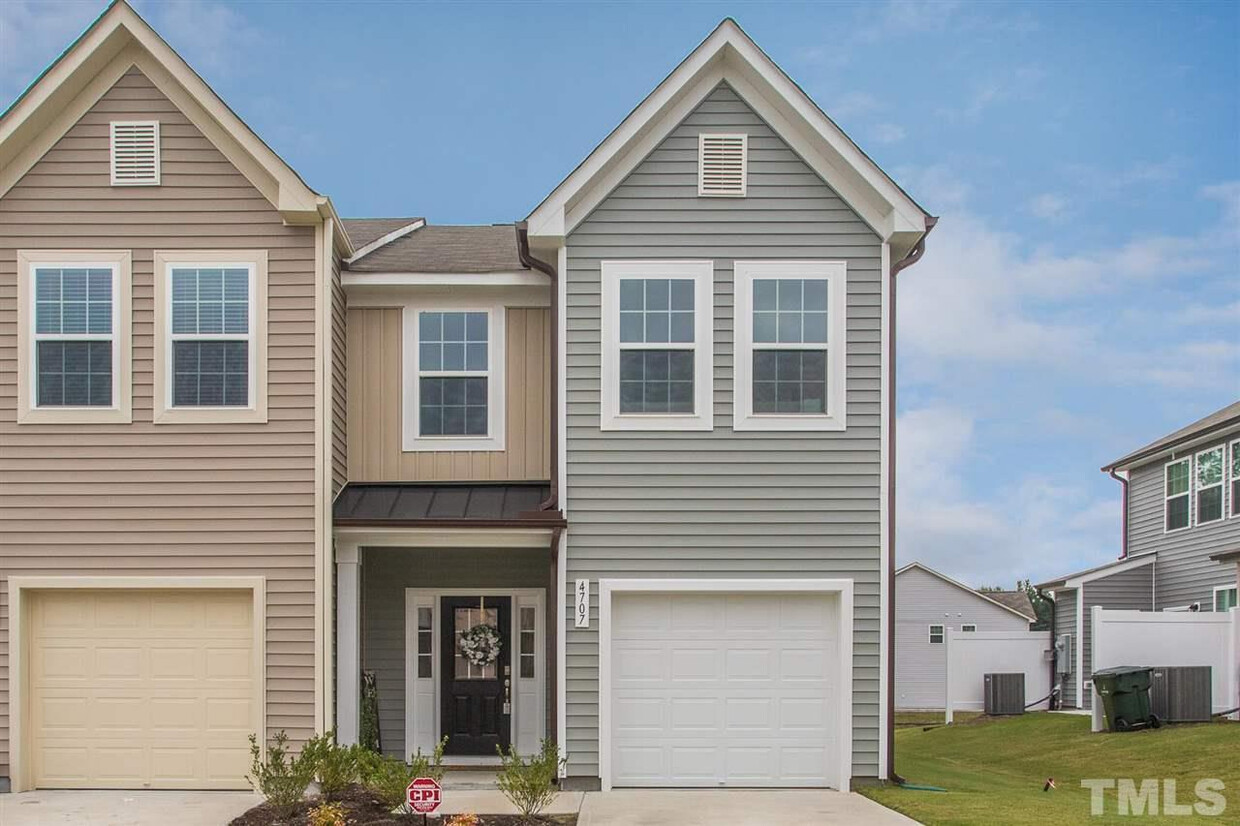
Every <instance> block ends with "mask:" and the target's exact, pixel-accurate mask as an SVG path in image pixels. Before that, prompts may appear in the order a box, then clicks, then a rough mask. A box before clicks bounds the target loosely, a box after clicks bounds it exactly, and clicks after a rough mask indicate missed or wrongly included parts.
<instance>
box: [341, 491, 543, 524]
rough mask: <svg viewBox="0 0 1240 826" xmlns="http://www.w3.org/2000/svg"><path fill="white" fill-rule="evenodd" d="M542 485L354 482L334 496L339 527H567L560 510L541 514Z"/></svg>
mask: <svg viewBox="0 0 1240 826" xmlns="http://www.w3.org/2000/svg"><path fill="white" fill-rule="evenodd" d="M550 491H551V488H550V486H549V485H547V484H545V483H542V482H535V483H526V484H440V485H418V484H405V485H383V484H373V485H372V484H355V483H353V482H350V483H349V484H348V485H346V486H345V488H344V490H342V491H341V492H340V495H339V496H337V497H336V503H335V506H334V507H333V518H334V521H335V523H336V525H337V526H338V527H343V526H353V525H367V526H372V527H428V528H430V527H471V528H484V527H493V528H553V527H563V526H564V524H565V522H564V516H563V514H562V513H560V512H559V511H540V510H538V505H539V503H541V502H543V501H544V500H545V499H546V498H547V497H548V496H549V495H550Z"/></svg>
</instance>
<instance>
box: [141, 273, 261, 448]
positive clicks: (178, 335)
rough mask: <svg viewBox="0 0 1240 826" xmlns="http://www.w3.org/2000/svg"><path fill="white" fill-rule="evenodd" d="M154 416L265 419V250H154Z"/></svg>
mask: <svg viewBox="0 0 1240 826" xmlns="http://www.w3.org/2000/svg"><path fill="white" fill-rule="evenodd" d="M155 273H156V278H155V300H156V313H155V341H156V346H155V388H154V408H155V411H154V420H155V423H156V424H169V423H177V422H180V423H186V422H264V421H266V420H267V358H266V355H267V348H266V331H267V321H266V317H267V311H266V307H267V253H266V252H265V251H261V250H225V251H185V252H162V251H161V252H156V253H155Z"/></svg>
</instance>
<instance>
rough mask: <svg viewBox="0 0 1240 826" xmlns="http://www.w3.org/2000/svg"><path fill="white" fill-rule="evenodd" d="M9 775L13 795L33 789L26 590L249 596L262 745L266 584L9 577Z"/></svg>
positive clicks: (258, 580) (255, 723)
mask: <svg viewBox="0 0 1240 826" xmlns="http://www.w3.org/2000/svg"><path fill="white" fill-rule="evenodd" d="M8 588H9V639H8V643H9V708H10V709H11V713H10V715H9V729H10V731H9V735H10V739H9V773H10V777H11V783H12V791H14V792H23V791H29V790H30V789H32V788H33V785H32V783H33V780H32V777H31V775H30V769H29V767H28V766H27V765H26V763H27V760H26V758H27V756H28V755H27V751H28V750H29V748H30V743H29V742H28V740H29V735H28V734H27V732H25V731H24V728H23V723H24V721H25V720H28V719H29V715H28V714H27V713H26V707H25V704H26V703H27V702H28V699H29V698H28V697H27V696H26V694H27V692H26V659H27V656H28V652H27V651H26V642H27V641H26V639H25V638H24V637H23V631H24V628H25V624H26V622H27V619H28V618H27V614H28V613H29V606H28V603H27V601H26V597H27V596H28V594H27V592H29V591H54V590H103V589H128V590H145V591H163V590H171V589H192V590H229V591H250V592H251V594H252V596H253V609H252V620H253V628H252V629H251V630H252V633H253V636H252V643H253V646H254V662H253V664H252V667H253V672H254V719H253V720H251V723H252V727H253V730H254V732H255V733H256V734H257V735H258V739H259V740H260V742H263V743H266V742H267V680H266V671H267V635H266V631H267V581H266V578H265V577H261V576H218V577H217V576H186V577H177V576H11V577H9V583H8Z"/></svg>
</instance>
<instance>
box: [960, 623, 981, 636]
mask: <svg viewBox="0 0 1240 826" xmlns="http://www.w3.org/2000/svg"><path fill="white" fill-rule="evenodd" d="M960 630H961V631H963V632H964V633H966V634H969V633H975V632H976V631H977V626H976V625H974V624H973V623H971V622H966V623H965V624H964V625H962V626H960Z"/></svg>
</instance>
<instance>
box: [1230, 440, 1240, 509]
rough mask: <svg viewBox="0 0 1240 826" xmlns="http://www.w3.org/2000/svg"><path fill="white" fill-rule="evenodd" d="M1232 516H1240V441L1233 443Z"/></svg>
mask: <svg viewBox="0 0 1240 826" xmlns="http://www.w3.org/2000/svg"><path fill="white" fill-rule="evenodd" d="M1231 515H1232V516H1240V439H1237V440H1236V441H1234V442H1232V443H1231Z"/></svg>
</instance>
